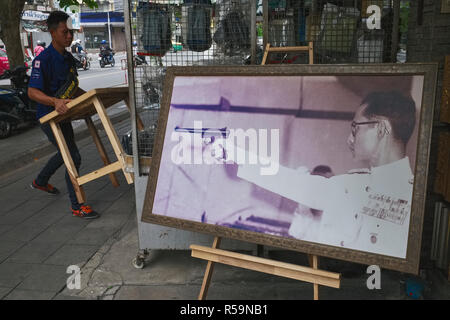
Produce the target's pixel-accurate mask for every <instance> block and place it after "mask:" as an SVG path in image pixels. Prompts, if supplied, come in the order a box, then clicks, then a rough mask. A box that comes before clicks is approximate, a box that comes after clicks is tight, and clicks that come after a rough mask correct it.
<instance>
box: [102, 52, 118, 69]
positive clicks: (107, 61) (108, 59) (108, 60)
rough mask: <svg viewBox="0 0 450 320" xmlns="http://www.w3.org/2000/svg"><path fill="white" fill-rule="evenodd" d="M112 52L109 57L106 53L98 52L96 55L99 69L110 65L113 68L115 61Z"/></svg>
mask: <svg viewBox="0 0 450 320" xmlns="http://www.w3.org/2000/svg"><path fill="white" fill-rule="evenodd" d="M114 54H115V53H114V51H113V52H111V55H109V54H108V53H102V52H100V53H99V54H98V62H99V63H100V68H104V67H105V66H107V65H111V67H114V65H115V63H116V61H115V60H114Z"/></svg>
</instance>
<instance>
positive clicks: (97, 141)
mask: <svg viewBox="0 0 450 320" xmlns="http://www.w3.org/2000/svg"><path fill="white" fill-rule="evenodd" d="M84 120H85V121H86V125H87V127H88V129H89V132H90V133H91V136H92V139H93V140H94V143H95V146H96V147H97V150H98V153H99V154H100V157H101V158H102V160H103V164H105V165H109V164H110V163H111V161H109V158H108V154H107V153H106V150H105V147H104V146H103V143H102V140H101V139H100V136H99V135H98V131H97V129H96V128H95V126H94V123H93V122H92V119H91V118H90V117H86V118H85V119H84ZM109 179H110V180H111V183H112V185H113V186H114V187H118V186H119V181H118V180H117V177H116V175H115V174H114V173H113V172H111V173H110V174H109ZM80 184H83V183H80Z"/></svg>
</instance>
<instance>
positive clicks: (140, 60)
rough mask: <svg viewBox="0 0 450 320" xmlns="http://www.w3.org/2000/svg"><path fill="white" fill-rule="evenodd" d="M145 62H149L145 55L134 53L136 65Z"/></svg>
mask: <svg viewBox="0 0 450 320" xmlns="http://www.w3.org/2000/svg"><path fill="white" fill-rule="evenodd" d="M143 64H148V63H147V60H145V56H140V55H138V54H135V55H134V66H140V65H143Z"/></svg>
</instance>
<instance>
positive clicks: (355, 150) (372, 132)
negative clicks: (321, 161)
mask: <svg viewBox="0 0 450 320" xmlns="http://www.w3.org/2000/svg"><path fill="white" fill-rule="evenodd" d="M415 123H416V107H415V103H414V101H413V100H412V99H411V98H410V97H405V96H403V95H402V94H400V93H399V92H396V91H391V92H373V93H371V94H369V95H367V97H366V98H365V99H363V101H362V103H361V105H360V106H359V108H358V109H357V111H356V113H355V116H354V118H353V121H352V122H351V128H350V129H351V131H350V134H349V136H348V139H347V144H348V147H349V149H350V151H351V152H352V154H353V158H354V159H355V160H361V161H364V162H365V163H367V166H368V167H367V168H366V169H356V170H351V171H350V172H348V173H347V174H341V175H336V176H333V177H331V178H326V177H322V176H319V175H310V174H309V173H307V172H301V171H299V170H294V169H291V168H286V167H283V166H281V165H280V166H279V171H278V173H277V174H275V175H261V174H260V170H259V166H258V165H249V164H238V165H239V168H238V172H237V176H238V177H240V178H241V179H244V180H247V181H248V182H251V183H253V184H255V185H257V186H259V187H262V188H264V189H266V190H269V191H272V192H274V193H276V194H278V195H281V196H283V197H285V198H288V199H291V200H293V201H296V202H298V203H300V204H303V205H306V206H308V207H310V208H313V209H317V210H323V214H322V218H321V225H320V228H319V234H318V240H317V242H319V243H323V244H328V245H334V246H338V247H345V248H350V249H356V250H364V251H368V252H373V253H379V254H385V255H390V256H395V257H401V258H405V257H406V245H407V240H408V232H409V219H410V212H411V201H412V190H413V181H414V177H413V174H412V170H411V167H410V163H409V159H408V157H407V156H406V144H407V142H408V140H409V139H410V137H411V135H412V133H413V130H414V127H415ZM218 148H222V152H217V150H218ZM228 148H234V146H232V145H229V144H227V141H226V140H219V139H216V141H215V142H214V143H212V144H211V145H210V148H209V149H208V150H206V151H205V152H208V153H213V154H214V155H215V156H216V158H222V160H223V161H226V162H227V163H228V162H229V161H231V160H233V159H227V153H228V152H227V149H228ZM213 150H214V152H213Z"/></svg>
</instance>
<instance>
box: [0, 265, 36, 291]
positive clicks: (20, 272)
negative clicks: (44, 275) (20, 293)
mask: <svg viewBox="0 0 450 320" xmlns="http://www.w3.org/2000/svg"><path fill="white" fill-rule="evenodd" d="M35 267H36V265H35V264H29V263H10V262H3V263H1V264H0V287H6V288H14V287H16V286H17V285H18V284H19V283H21V282H22V281H23V280H24V279H25V278H26V277H27V276H28V275H29V274H30V273H31V272H32V271H33V269H34V268H35Z"/></svg>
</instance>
